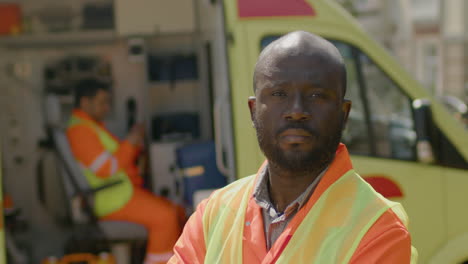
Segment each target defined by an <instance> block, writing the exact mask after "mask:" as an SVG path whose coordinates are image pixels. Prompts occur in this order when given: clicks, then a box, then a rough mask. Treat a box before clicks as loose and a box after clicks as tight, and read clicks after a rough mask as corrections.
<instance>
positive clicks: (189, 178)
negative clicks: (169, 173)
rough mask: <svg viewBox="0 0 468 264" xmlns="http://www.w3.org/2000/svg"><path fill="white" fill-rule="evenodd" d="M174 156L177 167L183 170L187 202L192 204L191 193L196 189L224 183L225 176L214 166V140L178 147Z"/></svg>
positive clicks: (220, 185) (212, 187)
mask: <svg viewBox="0 0 468 264" xmlns="http://www.w3.org/2000/svg"><path fill="white" fill-rule="evenodd" d="M176 158H177V165H178V167H179V168H181V169H182V171H183V176H184V178H183V189H184V200H185V201H186V202H187V204H189V205H192V204H193V194H194V193H195V192H196V191H198V190H203V189H217V188H221V187H223V186H225V185H226V177H224V175H222V174H221V172H220V171H219V170H218V167H217V166H216V152H215V144H214V142H212V141H209V142H204V143H196V144H190V145H186V146H183V147H181V148H178V149H177V150H176Z"/></svg>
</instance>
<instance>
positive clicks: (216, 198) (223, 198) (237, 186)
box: [204, 175, 255, 204]
mask: <svg viewBox="0 0 468 264" xmlns="http://www.w3.org/2000/svg"><path fill="white" fill-rule="evenodd" d="M254 180H255V175H250V176H247V177H244V178H241V179H238V180H236V181H234V182H232V183H230V184H228V185H226V186H224V187H222V188H220V189H217V190H216V191H214V192H213V193H212V194H211V195H210V197H209V198H208V199H206V200H205V201H204V202H205V204H208V203H211V204H226V203H229V202H231V201H232V200H233V199H234V198H235V197H236V196H238V195H242V193H244V192H245V191H250V190H249V184H250V183H252V182H253V181H254Z"/></svg>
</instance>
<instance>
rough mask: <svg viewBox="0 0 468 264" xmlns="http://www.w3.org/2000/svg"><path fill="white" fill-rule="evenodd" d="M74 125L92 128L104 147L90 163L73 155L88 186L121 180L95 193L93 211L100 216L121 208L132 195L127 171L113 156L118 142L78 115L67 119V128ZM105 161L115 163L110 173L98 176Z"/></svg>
mask: <svg viewBox="0 0 468 264" xmlns="http://www.w3.org/2000/svg"><path fill="white" fill-rule="evenodd" d="M75 126H85V127H88V128H89V129H91V130H93V131H94V132H95V133H96V134H97V136H98V138H99V141H100V144H101V145H102V146H103V147H104V149H103V151H102V153H100V155H99V156H97V157H96V158H95V161H94V162H93V163H92V164H91V165H88V164H86V163H85V162H84V161H83V159H82V158H81V157H80V156H76V155H75V158H76V159H77V160H78V163H79V164H80V167H81V168H82V171H83V174H84V176H85V177H86V179H87V181H88V183H89V185H90V187H91V188H98V187H101V186H103V185H106V184H109V183H111V182H115V181H119V180H120V181H121V183H119V184H117V185H114V186H112V187H109V188H106V189H103V190H100V191H98V192H97V193H96V194H95V196H94V198H95V199H94V211H95V213H96V215H97V216H99V217H102V216H105V215H107V214H109V213H112V212H114V211H117V210H118V209H120V208H122V207H123V206H124V205H125V204H126V203H127V202H128V201H129V200H130V198H131V197H132V194H133V186H132V183H131V181H130V178H129V177H128V175H127V173H126V172H125V170H123V169H122V168H120V167H119V166H118V164H117V159H116V158H115V157H114V156H113V154H114V153H115V152H116V150H117V149H118V147H119V142H118V141H117V140H116V139H115V138H114V137H112V136H111V135H110V134H109V132H107V131H106V130H104V129H103V128H101V127H100V126H98V125H97V124H96V123H95V122H92V121H91V120H87V119H85V118H80V117H79V116H78V115H73V116H72V118H71V119H70V121H69V129H73V127H75ZM82 144H85V142H82ZM106 162H110V163H111V164H112V163H114V164H115V165H113V166H111V167H113V168H112V169H111V170H112V172H111V175H109V177H105V178H104V177H98V176H97V175H96V171H97V170H98V169H99V168H100V167H102V165H104V164H105V163H106Z"/></svg>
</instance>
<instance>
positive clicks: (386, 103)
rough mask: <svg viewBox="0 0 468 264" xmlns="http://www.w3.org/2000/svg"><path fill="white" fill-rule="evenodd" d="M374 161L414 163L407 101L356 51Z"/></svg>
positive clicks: (413, 131) (384, 75)
mask: <svg viewBox="0 0 468 264" xmlns="http://www.w3.org/2000/svg"><path fill="white" fill-rule="evenodd" d="M357 53H358V54H357V55H358V56H359V60H358V61H359V64H360V71H361V74H362V75H363V78H364V80H365V84H364V86H363V87H361V89H365V92H366V98H365V100H367V102H368V108H369V113H370V119H371V124H372V132H373V135H371V136H372V137H373V145H374V146H373V152H374V154H375V155H376V156H378V157H384V158H395V159H401V160H414V159H415V149H416V148H415V146H416V132H415V130H414V121H413V113H412V108H411V100H410V98H409V97H407V96H406V95H405V94H404V93H403V92H402V91H401V90H400V89H399V87H398V86H397V85H396V84H395V83H394V82H393V81H392V80H391V79H390V78H389V77H388V76H387V75H386V74H385V73H384V72H383V71H382V70H381V69H380V68H379V67H378V66H377V65H376V64H375V63H374V62H373V61H372V60H371V59H370V58H369V57H367V56H366V55H365V54H363V53H361V52H360V51H357Z"/></svg>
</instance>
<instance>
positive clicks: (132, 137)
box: [67, 79, 184, 264]
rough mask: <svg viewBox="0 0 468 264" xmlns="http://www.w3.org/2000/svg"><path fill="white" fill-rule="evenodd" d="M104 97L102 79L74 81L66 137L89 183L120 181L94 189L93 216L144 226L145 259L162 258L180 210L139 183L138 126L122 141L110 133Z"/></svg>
mask: <svg viewBox="0 0 468 264" xmlns="http://www.w3.org/2000/svg"><path fill="white" fill-rule="evenodd" d="M110 98H111V94H110V91H109V87H108V85H107V84H105V83H101V82H99V81H97V80H94V79H86V80H83V81H80V82H79V83H78V84H77V87H76V91H75V106H76V108H75V109H74V110H73V114H72V117H71V119H70V121H69V126H68V129H67V138H68V140H69V142H70V145H71V149H72V152H73V155H74V156H75V158H76V159H77V161H78V163H79V165H80V166H81V167H82V169H83V172H84V175H85V176H86V179H87V180H88V182H89V184H90V186H92V187H93V188H96V187H99V186H102V185H105V184H108V183H109V182H113V181H116V180H121V181H122V182H121V183H120V184H117V185H114V186H112V187H109V188H105V189H103V190H101V191H98V192H97V193H96V194H95V204H94V211H95V213H96V215H97V216H98V217H99V219H102V220H119V221H120V220H122V221H129V222H134V223H138V224H141V225H143V226H145V227H146V228H147V230H148V233H149V237H148V246H147V251H146V252H147V253H146V258H145V264H154V263H166V262H167V260H168V259H169V258H170V257H171V256H172V248H173V246H174V244H175V242H176V240H177V238H178V236H179V235H180V232H181V229H182V222H183V219H184V215H183V210H181V208H180V207H178V206H177V205H175V204H173V203H171V202H170V201H168V200H166V199H165V198H162V197H158V196H155V195H153V194H152V193H150V192H148V191H146V190H144V189H143V188H142V187H141V184H142V178H141V177H140V175H139V173H138V169H137V167H136V165H135V161H136V158H137V156H138V152H139V148H140V146H141V144H142V140H143V130H142V129H141V128H139V127H138V126H135V127H134V128H133V129H132V130H131V131H130V133H129V134H128V136H127V138H126V139H125V140H123V141H120V140H119V139H117V138H116V137H115V136H113V135H112V134H111V133H110V132H109V131H108V130H107V129H106V128H105V127H104V125H103V120H104V119H105V117H106V116H107V114H108V113H109V111H110Z"/></svg>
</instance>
